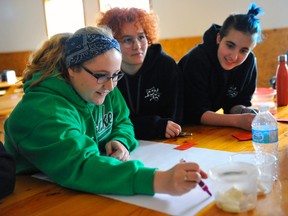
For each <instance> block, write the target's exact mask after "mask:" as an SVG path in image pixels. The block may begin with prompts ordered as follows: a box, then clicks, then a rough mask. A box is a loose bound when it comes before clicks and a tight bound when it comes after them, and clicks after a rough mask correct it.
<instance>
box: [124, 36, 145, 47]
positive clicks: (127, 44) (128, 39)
mask: <svg viewBox="0 0 288 216" xmlns="http://www.w3.org/2000/svg"><path fill="white" fill-rule="evenodd" d="M136 40H137V42H138V43H140V45H141V46H144V45H146V44H147V42H148V41H147V37H146V35H145V34H141V35H138V36H137V37H132V36H125V37H123V38H122V39H121V40H120V43H121V44H122V45H123V46H124V47H125V48H127V49H129V48H131V47H132V46H133V45H134V42H135V41H136Z"/></svg>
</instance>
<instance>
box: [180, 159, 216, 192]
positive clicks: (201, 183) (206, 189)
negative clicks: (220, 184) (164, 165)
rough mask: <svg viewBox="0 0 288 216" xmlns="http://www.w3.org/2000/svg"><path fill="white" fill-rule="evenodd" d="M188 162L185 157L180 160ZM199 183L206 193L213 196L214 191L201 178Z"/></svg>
mask: <svg viewBox="0 0 288 216" xmlns="http://www.w3.org/2000/svg"><path fill="white" fill-rule="evenodd" d="M184 162H186V161H185V160H184V159H181V160H180V163H184ZM198 185H199V186H200V187H201V188H202V190H203V191H205V192H206V193H208V194H209V196H212V193H211V192H210V191H209V188H208V186H207V185H206V184H205V183H204V182H203V181H202V180H200V182H199V183H198Z"/></svg>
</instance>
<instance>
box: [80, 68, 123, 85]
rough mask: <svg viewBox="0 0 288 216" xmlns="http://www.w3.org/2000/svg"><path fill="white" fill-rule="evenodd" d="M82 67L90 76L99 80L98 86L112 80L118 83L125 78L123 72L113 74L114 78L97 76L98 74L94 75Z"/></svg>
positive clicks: (102, 75)
mask: <svg viewBox="0 0 288 216" xmlns="http://www.w3.org/2000/svg"><path fill="white" fill-rule="evenodd" d="M81 67H82V68H83V69H84V70H85V71H86V72H87V73H89V74H91V75H92V76H93V77H95V78H96V79H97V83H98V84H103V83H105V82H107V81H108V80H110V79H112V81H113V82H118V81H119V80H120V79H121V78H122V77H123V76H124V73H123V72H122V71H120V72H118V73H116V74H113V75H112V76H107V75H104V74H97V73H93V72H92V71H90V70H89V69H88V68H86V67H84V66H83V65H81Z"/></svg>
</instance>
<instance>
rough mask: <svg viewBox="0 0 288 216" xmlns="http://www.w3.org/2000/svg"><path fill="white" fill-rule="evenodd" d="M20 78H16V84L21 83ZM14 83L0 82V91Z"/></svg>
mask: <svg viewBox="0 0 288 216" xmlns="http://www.w3.org/2000/svg"><path fill="white" fill-rule="evenodd" d="M22 79H23V78H22V77H17V82H22V81H21V80H22ZM14 84H15V83H11V82H7V81H0V89H5V88H9V87H10V86H12V85H14Z"/></svg>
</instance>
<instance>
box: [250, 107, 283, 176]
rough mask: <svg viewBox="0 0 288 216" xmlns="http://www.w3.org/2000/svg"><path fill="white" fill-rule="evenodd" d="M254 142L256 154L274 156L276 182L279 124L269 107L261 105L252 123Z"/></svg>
mask: <svg viewBox="0 0 288 216" xmlns="http://www.w3.org/2000/svg"><path fill="white" fill-rule="evenodd" d="M252 141H253V146H254V149H255V152H256V154H257V153H261V152H267V153H271V154H273V155H274V156H275V157H276V158H277V161H276V162H275V172H274V175H273V177H274V180H276V179H277V178H278V173H279V165H278V163H279V162H278V123H277V120H276V119H275V118H274V116H273V115H272V114H271V113H270V112H269V106H265V105H260V106H259V113H258V114H257V115H256V116H255V118H254V120H253V121H252Z"/></svg>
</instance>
